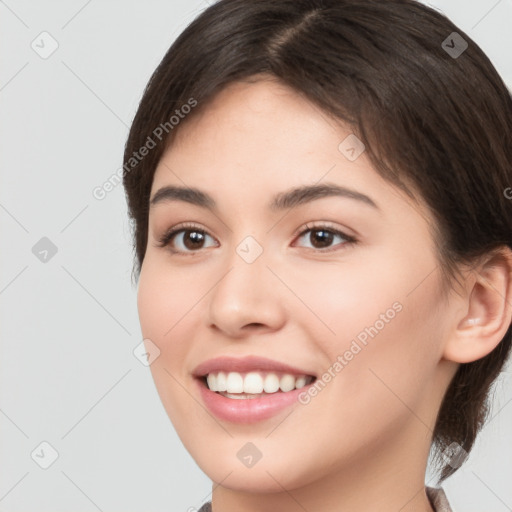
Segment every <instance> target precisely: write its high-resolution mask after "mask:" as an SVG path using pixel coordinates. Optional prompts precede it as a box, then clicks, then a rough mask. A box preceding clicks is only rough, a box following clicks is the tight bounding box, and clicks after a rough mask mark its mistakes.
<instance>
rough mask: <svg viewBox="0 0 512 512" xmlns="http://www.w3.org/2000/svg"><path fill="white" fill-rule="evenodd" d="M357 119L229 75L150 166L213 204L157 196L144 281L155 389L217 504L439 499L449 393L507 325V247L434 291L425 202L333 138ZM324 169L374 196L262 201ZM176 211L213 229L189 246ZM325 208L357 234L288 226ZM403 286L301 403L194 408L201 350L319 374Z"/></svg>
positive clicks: (363, 509)
mask: <svg viewBox="0 0 512 512" xmlns="http://www.w3.org/2000/svg"><path fill="white" fill-rule="evenodd" d="M350 133H351V130H350V128H348V127H346V126H344V125H343V124H341V123H335V122H334V121H333V120H332V119H330V118H328V117H327V116H326V115H325V114H324V113H322V112H321V111H320V110H319V109H318V108H317V107H315V106H314V105H312V104H311V103H310V102H308V101H307V100H305V99H304V98H303V97H302V96H300V95H298V94H297V93H296V92H294V91H293V90H291V89H289V88H287V87H285V86H283V85H280V84H279V83H278V82H275V81H272V80H261V81H258V82H255V83H241V82H238V83H235V84H231V85H230V86H228V87H226V88H225V89H223V90H222V91H221V92H220V93H219V94H218V95H217V96H216V97H215V98H214V100H213V101H212V102H210V103H209V104H208V105H205V109H204V110H203V111H202V112H198V113H197V114H196V115H194V116H193V117H192V116H190V117H189V118H188V119H186V120H185V121H183V124H182V125H181V126H180V130H179V132H178V133H177V137H176V139H175V140H174V141H173V144H172V145H171V146H170V147H169V149H168V150H167V151H166V152H165V154H164V155H163V157H162V159H161V161H160V163H159V165H158V167H157V169H156V173H155V176H154V181H153V185H152V191H151V196H153V194H154V193H155V192H156V191H157V190H158V189H160V188H161V187H163V186H166V185H178V186H190V187H196V188H199V189H201V190H202V191H204V192H207V193H208V194H210V195H211V196H212V197H213V198H214V199H215V201H216V202H217V203H218V211H216V212H215V213H213V212H210V211H209V210H207V209H205V208H201V207H199V206H196V205H192V204H189V203H186V202H183V201H174V202H172V201H168V202H162V203H159V204H156V205H155V206H153V207H151V209H150V215H149V235H148V244H147V252H146V255H145V259H144V261H143V265H142V269H141V274H140V280H139V288H138V309H139V317H140V323H141V329H142V333H143V336H144V338H147V339H150V340H151V341H152V342H153V343H154V344H156V345H157V346H158V347H159V349H160V351H161V352H160V356H159V357H158V358H157V359H156V360H155V361H154V362H153V363H152V365H151V371H152V374H153V378H154V380H155V383H156V387H157V389H158V392H159V395H160V398H161V400H162V403H163V405H164V407H165V409H166V411H167V413H168V415H169V417H170V419H171V421H172V423H173V425H174V427H175V429H176V432H177V433H178V435H179V437H180V438H181V440H182V442H183V443H184V445H185V447H186V448H187V450H188V451H189V453H190V454H191V456H192V457H193V458H194V459H195V461H196V462H197V464H198V465H199V466H200V468H201V469H202V470H203V471H204V472H205V473H206V474H207V475H208V476H209V477H210V478H211V479H212V481H213V482H215V483H216V484H218V485H214V490H213V510H214V511H215V512H235V511H240V510H244V511H246V512H257V511H268V510H280V511H283V512H292V511H303V510H308V511H313V510H314V511H315V512H327V511H333V510H350V511H352V512H369V511H374V510H379V511H381V512H396V511H397V510H400V511H401V512H408V511H416V512H417V511H420V512H421V511H431V510H432V508H431V507H430V504H429V502H428V499H427V497H426V494H425V486H424V478H425V470H426V464H427V458H428V453H429V449H430V444H431V435H432V431H433V428H434V425H435V419H436V415H437V412H438V410H439V407H440V403H441V400H442V397H443V395H444V393H445V390H446V388H447V386H448V384H449V382H450V380H451V379H452V377H453V375H454V373H455V371H456V369H457V367H458V363H460V362H467V361H472V360H476V359H478V358H480V357H483V356H484V355H485V354H487V353H488V352H490V351H491V350H492V349H493V348H494V347H495V346H496V344H497V343H498V342H499V341H500V340H501V338H502V337H503V335H504V334H505V332H506V328H507V326H508V325H509V324H510V317H511V311H510V309H511V308H510V307H509V306H507V305H506V304H507V303H506V300H505V298H508V300H509V303H510V302H511V301H510V298H511V297H510V286H509V285H508V283H509V279H510V268H511V267H510V259H508V260H503V261H505V263H503V264H501V263H500V262H501V261H502V260H499V262H498V264H496V262H495V265H494V266H493V267H491V268H490V270H488V271H486V272H485V273H483V274H479V273H478V272H472V273H469V272H468V273H466V274H464V275H465V280H464V281H463V284H464V286H463V289H462V290H459V291H458V292H457V293H455V292H450V293H444V292H443V288H442V286H441V284H442V280H441V274H440V270H439V267H438V261H437V259H436V253H435V243H434V241H433V239H432V236H431V233H430V230H429V226H430V225H431V224H432V223H433V220H432V217H431V215H430V214H429V212H428V210H427V209H426V208H425V206H424V205H422V204H421V203H417V202H412V201H411V199H410V198H407V197H406V196H405V195H404V194H403V193H402V192H401V191H399V189H397V188H396V187H394V186H392V185H391V184H389V183H388V182H386V181H384V180H383V179H382V178H381V177H380V176H379V175H378V174H377V173H376V172H375V170H374V169H373V168H372V166H371V165H370V163H369V161H368V160H367V158H366V155H365V153H364V152H363V153H362V154H361V155H360V156H359V157H358V158H357V159H356V160H355V161H349V160H348V159H347V158H346V157H345V156H344V155H343V154H342V153H341V152H340V151H339V150H338V145H339V144H340V142H341V141H342V140H344V139H345V137H346V136H347V135H349V134H350ZM326 182H329V183H335V184H338V185H342V186H346V187H350V188H353V189H355V190H357V191H359V192H361V193H364V194H366V195H368V196H370V197H371V198H372V199H373V200H374V201H375V203H377V205H378V207H379V208H378V209H374V208H371V207H369V206H367V205H365V204H364V203H362V202H359V201H356V200H353V199H348V198H340V197H324V198H321V199H316V200H315V201H312V202H310V203H307V204H304V205H301V206H298V207H296V208H290V209H288V210H286V211H277V212H273V211H270V210H269V209H268V208H267V203H268V201H269V199H270V198H271V197H272V196H274V194H277V193H279V192H282V191H285V190H287V189H289V188H291V187H292V186H298V185H310V184H317V183H326ZM182 222H193V223H194V224H197V225H198V226H199V227H200V228H201V229H203V230H204V231H205V232H206V233H207V235H206V237H205V239H204V243H203V248H201V245H199V248H197V249H193V247H194V246H191V245H189V246H187V245H185V243H187V241H188V242H189V239H188V235H190V231H189V232H185V233H184V232H181V234H178V235H177V236H176V238H175V239H174V249H175V250H178V251H182V252H181V253H172V252H171V250H170V249H171V246H172V244H171V246H167V247H158V240H159V238H160V237H161V236H162V235H163V234H164V232H165V231H166V230H168V229H169V228H171V227H173V226H176V225H178V224H179V223H182ZM326 222H327V223H328V227H330V228H334V229H339V230H341V231H342V232H344V233H346V234H347V235H350V236H354V237H356V239H357V243H355V244H348V243H347V242H346V241H345V239H344V238H342V237H340V236H338V235H336V236H335V237H334V238H333V240H332V242H331V243H330V245H329V243H327V248H326V249H322V245H320V244H318V242H317V243H316V245H315V238H314V237H313V236H312V235H314V234H315V232H311V231H309V232H307V233H306V234H305V235H303V236H298V235H296V234H295V235H294V233H295V232H296V231H297V230H298V229H299V228H301V227H303V226H304V224H305V223H308V224H309V225H311V224H314V225H316V227H318V225H323V224H324V223H326ZM304 229H305V228H304ZM192 231H193V229H192ZM300 231H302V230H300ZM316 233H318V232H316ZM247 236H252V237H253V238H254V239H255V240H256V241H257V242H258V244H259V245H260V246H261V247H262V249H263V253H262V254H261V255H260V256H259V257H258V258H257V259H256V260H255V261H254V262H253V263H250V264H249V263H247V262H246V261H244V260H243V259H242V258H241V257H240V256H239V255H238V254H237V252H236V248H237V246H238V244H239V243H240V242H241V241H242V240H243V239H244V238H245V237H247ZM188 247H192V249H190V248H188ZM196 247H197V246H196ZM315 247H316V249H315ZM186 251H188V252H186ZM194 251H195V252H194ZM480 275H485V279H483V278H481V277H480ZM486 283H487V284H486ZM493 290H494V291H493ZM498 294H501V295H500V296H499V298H498ZM397 301H398V302H399V303H400V304H401V306H402V309H401V311H400V312H399V313H397V314H396V315H395V316H394V318H393V319H392V320H390V321H389V322H387V323H386V324H385V327H384V328H382V329H381V330H380V331H379V332H378V334H377V335H376V336H375V337H373V338H369V341H368V344H367V345H366V346H364V348H363V349H362V350H361V351H360V352H359V353H358V354H357V356H355V357H354V358H353V359H352V360H351V361H349V363H348V364H347V365H346V366H344V368H343V369H342V370H341V371H339V372H337V373H335V376H334V377H333V378H332V379H331V380H330V382H329V383H328V384H327V385H326V386H325V387H324V388H323V389H322V390H321V391H320V392H319V393H318V394H317V396H315V397H313V398H312V399H311V400H310V402H309V403H308V404H306V405H303V404H300V403H297V404H294V405H293V406H292V408H290V409H286V410H285V411H283V412H281V413H280V414H278V415H276V416H274V417H272V418H270V419H268V420H265V421H261V422H258V423H253V424H249V425H239V424H235V423H231V422H226V421H221V420H219V419H217V418H215V417H213V416H212V415H211V414H210V413H209V411H208V410H207V409H206V408H205V407H204V405H203V402H202V400H201V397H200V395H199V393H198V391H197V389H196V385H195V384H196V383H195V381H194V378H193V377H192V371H193V369H194V368H195V367H196V366H197V365H198V364H199V363H201V362H203V361H205V360H207V359H210V358H213V357H217V356H221V355H230V356H235V357H237V356H245V355H261V356H264V357H268V358H271V359H275V360H278V361H282V362H285V363H288V364H291V365H293V366H298V367H300V368H306V369H308V370H309V371H310V372H311V373H314V374H316V375H319V376H321V375H322V374H323V373H324V372H325V371H326V370H327V369H328V368H330V367H332V366H333V363H334V362H335V361H336V360H337V357H338V355H340V354H344V352H345V351H346V350H347V349H349V348H350V345H351V342H352V340H354V339H355V338H356V336H357V335H358V334H359V333H360V332H361V331H362V330H364V328H365V327H368V326H371V325H374V324H375V322H376V321H377V320H378V319H379V318H380V315H381V314H384V313H385V312H386V310H388V309H389V308H391V307H392V304H393V303H396V302H397ZM475 318H476V319H477V320H476V321H475V320H474V319H475ZM507 322H508V323H507ZM247 442H251V443H253V444H254V445H256V446H257V448H258V450H259V451H260V452H261V454H262V457H261V459H260V460H259V461H258V462H257V463H256V464H255V465H254V466H252V467H250V468H248V467H246V466H245V465H244V464H242V463H241V462H240V460H239V459H238V458H237V452H238V451H239V450H240V449H241V448H242V447H243V446H244V445H245V444H246V443H247Z"/></svg>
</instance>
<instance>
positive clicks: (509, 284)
mask: <svg viewBox="0 0 512 512" xmlns="http://www.w3.org/2000/svg"><path fill="white" fill-rule="evenodd" d="M472 276H473V278H472V282H473V284H472V286H471V287H470V288H469V289H468V290H467V293H466V295H465V298H464V300H465V307H464V311H465V314H463V316H462V318H461V317H460V316H459V317H456V318H455V319H454V320H455V322H456V327H455V328H454V330H453V332H452V335H451V337H450V338H449V339H448V341H447V343H446V346H445V349H444V353H443V357H444V358H445V359H448V360H450V361H454V362H457V363H470V362H472V361H476V360H478V359H481V358H483V357H485V356H486V355H487V354H489V353H490V352H492V351H493V350H494V349H495V348H496V346H497V345H498V344H499V343H500V342H501V340H502V339H503V337H504V336H505V334H506V332H507V330H508V328H509V326H510V323H511V321H512V251H511V250H510V249H509V248H508V247H506V248H502V249H501V250H500V251H499V252H495V253H492V255H489V257H488V258H487V259H486V260H485V261H484V262H483V263H481V264H480V265H479V266H478V267H477V268H475V269H474V270H473V271H472Z"/></svg>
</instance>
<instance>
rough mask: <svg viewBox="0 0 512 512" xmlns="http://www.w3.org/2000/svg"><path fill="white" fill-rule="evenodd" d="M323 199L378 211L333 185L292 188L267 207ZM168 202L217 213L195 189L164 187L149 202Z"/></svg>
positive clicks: (365, 199)
mask: <svg viewBox="0 0 512 512" xmlns="http://www.w3.org/2000/svg"><path fill="white" fill-rule="evenodd" d="M323 197H343V198H347V199H353V200H356V201H360V202H361V203H363V204H366V205H368V206H371V207H372V208H375V209H376V210H380V208H379V206H378V205H377V204H376V203H375V201H374V200H373V199H371V198H370V197H368V196H367V195H365V194H362V193H361V192H358V191H356V190H353V189H350V188H347V187H343V186H340V185H336V184H334V183H324V184H322V185H303V186H300V187H296V188H292V189H290V190H286V191H284V192H280V193H278V194H276V195H275V196H274V197H273V198H272V201H271V202H270V203H269V205H268V207H269V209H270V210H272V211H279V210H285V209H288V208H295V207H297V206H300V205H303V204H306V203H309V202H311V201H314V200H316V199H320V198H323ZM169 201H185V202H187V203H190V204H194V205H196V206H200V207H202V208H206V209H208V210H210V211H217V210H218V207H217V203H216V202H215V200H214V199H213V197H212V196H210V195H209V194H207V193H206V192H203V191H201V190H199V189H197V188H191V187H177V186H165V187H162V188H160V189H159V190H157V192H155V194H154V195H153V197H152V198H151V200H150V206H155V205H157V204H159V203H164V202H169Z"/></svg>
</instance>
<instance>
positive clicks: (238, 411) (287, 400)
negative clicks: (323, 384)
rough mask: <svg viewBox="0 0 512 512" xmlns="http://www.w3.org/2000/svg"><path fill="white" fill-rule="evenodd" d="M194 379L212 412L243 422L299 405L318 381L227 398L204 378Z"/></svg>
mask: <svg viewBox="0 0 512 512" xmlns="http://www.w3.org/2000/svg"><path fill="white" fill-rule="evenodd" d="M201 371H202V370H201ZM233 371H235V370H233ZM194 380H195V381H196V384H197V386H198V387H199V393H200V395H201V398H202V399H203V402H204V404H205V405H206V407H207V408H208V410H209V411H210V412H211V413H212V414H214V415H215V416H216V417H217V418H219V419H220V420H224V421H229V422H232V423H243V424H251V423H257V422H259V421H264V420H266V419H269V418H271V417H272V416H275V415H276V414H278V413H279V412H281V411H283V410H285V409H287V408H288V407H291V406H292V405H293V404H296V405H297V404H298V398H299V395H300V394H301V393H303V392H304V391H307V389H308V388H309V387H310V386H313V385H314V383H315V382H316V380H314V381H313V382H311V383H310V384H308V385H307V386H304V387H302V388H300V389H294V390H293V391H287V392H286V393H283V392H276V393H269V394H268V395H267V396H263V397H262V398H248V399H245V400H244V399H233V398H226V397H224V396H222V395H220V394H219V393H216V392H215V391H210V389H209V388H208V386H207V385H206V382H205V381H206V379H204V378H201V377H196V378H195V379H194Z"/></svg>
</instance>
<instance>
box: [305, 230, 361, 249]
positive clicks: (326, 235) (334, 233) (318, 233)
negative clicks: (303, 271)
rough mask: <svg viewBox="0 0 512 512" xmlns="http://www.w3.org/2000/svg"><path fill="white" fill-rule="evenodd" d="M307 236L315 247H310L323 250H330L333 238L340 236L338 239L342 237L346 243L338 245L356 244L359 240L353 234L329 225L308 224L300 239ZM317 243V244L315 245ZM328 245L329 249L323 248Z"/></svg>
mask: <svg viewBox="0 0 512 512" xmlns="http://www.w3.org/2000/svg"><path fill="white" fill-rule="evenodd" d="M308 233H309V236H308V237H306V235H307V234H308ZM304 237H306V239H307V240H309V241H310V243H311V244H312V245H313V247H310V248H312V249H316V250H318V251H321V252H329V250H334V249H330V246H331V244H332V242H333V240H334V239H335V238H336V237H338V239H341V240H342V241H343V240H345V242H344V243H341V244H337V245H342V246H345V245H351V244H355V243H356V242H357V240H356V239H355V238H354V237H353V236H349V235H346V234H345V233H343V232H342V231H339V230H338V229H334V228H332V227H329V226H311V227H309V226H307V225H306V229H304V230H303V231H302V232H301V233H300V235H299V240H300V239H301V238H304ZM315 244H317V245H316V246H315ZM326 247H329V250H327V251H326V250H323V249H325V248H326Z"/></svg>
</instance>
